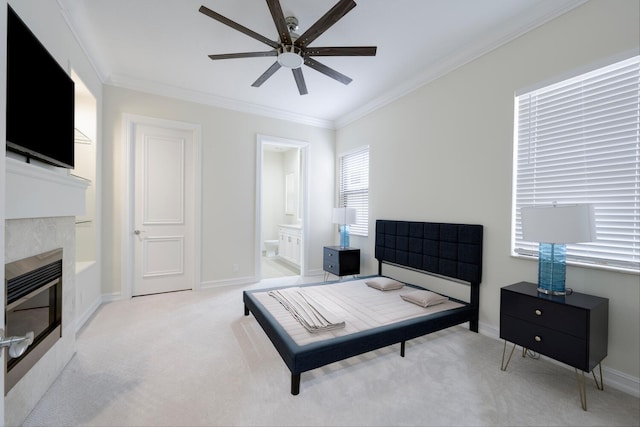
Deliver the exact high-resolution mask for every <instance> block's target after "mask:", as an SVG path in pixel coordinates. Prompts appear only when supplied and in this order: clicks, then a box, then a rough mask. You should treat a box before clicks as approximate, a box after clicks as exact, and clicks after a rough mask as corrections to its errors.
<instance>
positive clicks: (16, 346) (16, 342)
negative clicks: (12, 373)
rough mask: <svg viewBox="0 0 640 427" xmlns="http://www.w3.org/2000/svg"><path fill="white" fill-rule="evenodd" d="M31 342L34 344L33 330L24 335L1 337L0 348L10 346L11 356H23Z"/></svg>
mask: <svg viewBox="0 0 640 427" xmlns="http://www.w3.org/2000/svg"><path fill="white" fill-rule="evenodd" d="M31 344H33V332H27V334H26V335H25V336H22V337H7V338H0V348H1V347H9V356H11V357H13V358H16V357H20V356H22V355H23V354H24V352H25V351H26V350H27V347H29V346H30V345H31Z"/></svg>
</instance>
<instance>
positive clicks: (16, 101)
mask: <svg viewBox="0 0 640 427" xmlns="http://www.w3.org/2000/svg"><path fill="white" fill-rule="evenodd" d="M74 102H75V100H74V84H73V80H72V79H71V77H69V75H68V74H67V73H66V71H65V70H64V69H63V68H62V67H61V66H60V65H59V64H58V62H57V61H56V60H55V58H54V57H53V56H51V54H50V53H49V52H48V51H47V49H46V48H45V47H44V46H43V45H42V43H40V41H39V40H38V38H37V37H36V36H35V35H34V34H33V33H32V32H31V30H29V28H28V27H27V26H26V24H25V23H24V22H23V21H22V19H20V17H19V16H18V15H17V14H16V13H15V12H14V10H13V9H12V8H11V7H10V6H8V13H7V105H6V108H7V122H6V124H7V150H10V151H13V152H16V153H20V154H22V155H24V156H25V157H26V160H27V161H28V162H30V161H31V159H37V160H40V161H43V162H45V163H49V164H52V165H55V166H60V167H64V168H68V169H73V166H74Z"/></svg>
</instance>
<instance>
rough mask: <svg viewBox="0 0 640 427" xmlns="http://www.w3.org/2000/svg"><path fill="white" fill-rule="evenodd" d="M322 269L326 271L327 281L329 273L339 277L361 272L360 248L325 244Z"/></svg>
mask: <svg viewBox="0 0 640 427" xmlns="http://www.w3.org/2000/svg"><path fill="white" fill-rule="evenodd" d="M322 269H323V270H324V271H325V275H324V280H325V281H326V280H327V278H328V276H329V274H335V275H336V276H338V277H342V276H349V275H356V274H360V249H354V248H343V247H340V246H325V247H324V250H323V258H322Z"/></svg>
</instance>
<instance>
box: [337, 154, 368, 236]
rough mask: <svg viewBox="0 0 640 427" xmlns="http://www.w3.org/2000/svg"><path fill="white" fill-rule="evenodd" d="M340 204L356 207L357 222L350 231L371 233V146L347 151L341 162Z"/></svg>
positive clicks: (350, 227) (359, 234)
mask: <svg viewBox="0 0 640 427" xmlns="http://www.w3.org/2000/svg"><path fill="white" fill-rule="evenodd" d="M339 165H340V166H339V180H340V183H339V192H338V193H339V194H338V206H339V207H347V208H355V209H356V223H355V224H351V225H350V226H349V233H350V234H354V235H357V236H368V235H369V147H368V146H365V147H362V148H358V149H356V150H354V151H351V152H349V153H346V154H345V155H343V156H341V157H340V162H339Z"/></svg>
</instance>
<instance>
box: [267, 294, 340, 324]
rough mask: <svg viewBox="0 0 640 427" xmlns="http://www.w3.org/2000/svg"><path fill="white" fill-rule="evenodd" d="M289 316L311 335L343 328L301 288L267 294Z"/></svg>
mask: <svg viewBox="0 0 640 427" xmlns="http://www.w3.org/2000/svg"><path fill="white" fill-rule="evenodd" d="M269 295H270V296H272V297H273V298H275V299H276V300H277V301H278V302H279V303H280V304H282V306H283V307H284V308H285V309H286V310H287V311H288V312H289V313H291V315H292V316H293V317H294V318H295V319H296V320H297V321H298V322H299V323H300V324H301V325H302V326H304V328H305V329H306V330H307V331H309V332H310V333H312V334H315V333H319V332H324V331H332V330H335V329H340V328H344V326H345V322H344V320H341V319H338V318H337V317H336V316H335V315H334V314H333V313H331V310H328V309H327V308H326V307H325V306H324V305H323V304H321V303H320V302H319V301H318V300H317V299H316V298H314V297H313V296H312V295H310V293H308V292H305V290H304V289H303V288H300V287H293V288H286V289H278V290H273V291H270V292H269Z"/></svg>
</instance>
